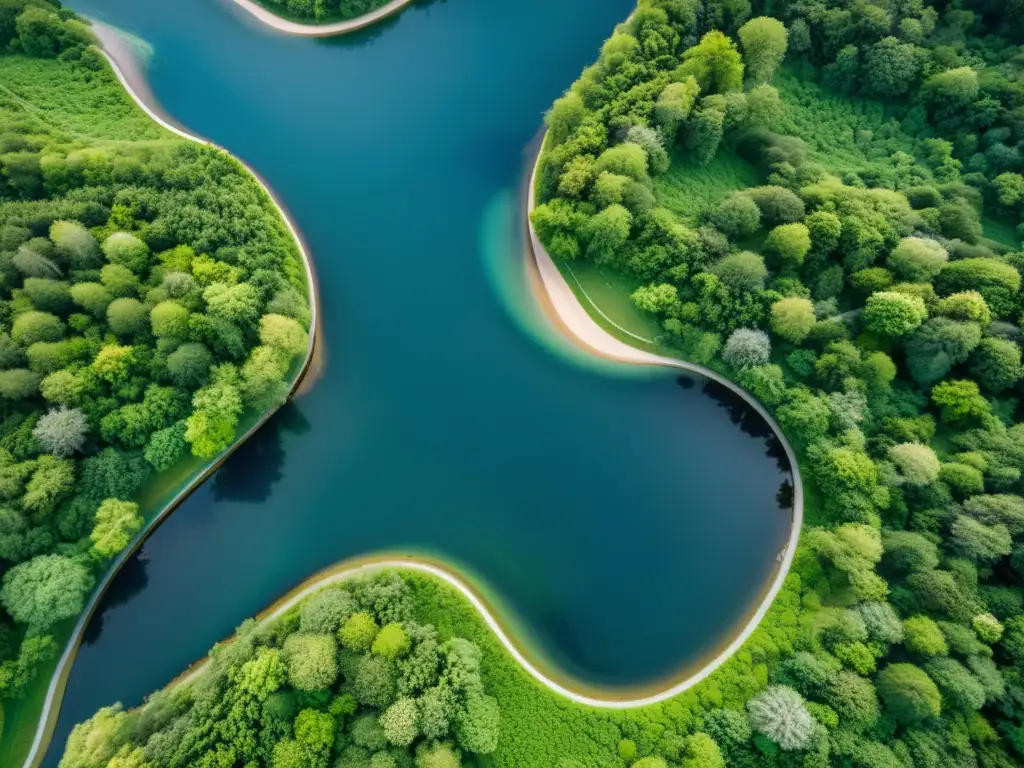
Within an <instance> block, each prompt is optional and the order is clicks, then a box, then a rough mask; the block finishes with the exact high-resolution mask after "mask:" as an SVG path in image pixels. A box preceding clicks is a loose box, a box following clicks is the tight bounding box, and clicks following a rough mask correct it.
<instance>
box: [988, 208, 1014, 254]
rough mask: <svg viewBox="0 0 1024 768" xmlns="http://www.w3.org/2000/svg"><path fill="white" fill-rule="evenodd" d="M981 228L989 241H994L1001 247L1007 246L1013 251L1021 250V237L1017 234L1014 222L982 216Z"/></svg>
mask: <svg viewBox="0 0 1024 768" xmlns="http://www.w3.org/2000/svg"><path fill="white" fill-rule="evenodd" d="M981 228H982V232H984V234H985V237H986V238H988V239H989V240H994V241H995V242H997V243H999V244H1000V245H1005V246H1006V247H1007V248H1012V249H1013V250H1017V249H1018V248H1020V235H1019V234H1018V233H1017V227H1016V226H1015V225H1014V224H1013V222H1011V221H1007V220H1006V219H995V218H992V217H991V216H982V217H981Z"/></svg>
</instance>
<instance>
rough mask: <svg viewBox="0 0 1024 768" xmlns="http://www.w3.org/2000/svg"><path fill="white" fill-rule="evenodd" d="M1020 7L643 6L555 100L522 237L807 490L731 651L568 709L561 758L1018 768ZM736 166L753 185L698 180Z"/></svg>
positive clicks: (677, 2) (663, 2)
mask: <svg viewBox="0 0 1024 768" xmlns="http://www.w3.org/2000/svg"><path fill="white" fill-rule="evenodd" d="M1022 24H1024V21H1022V18H1021V15H1020V13H1019V9H1016V8H1015V7H1014V6H1013V4H1012V3H1011V4H1010V5H1008V6H1007V5H1002V6H1001V5H997V4H995V3H989V2H972V0H964V1H963V2H954V3H931V2H927V0H906V1H905V2H902V1H901V2H885V1H884V0H880V1H877V2H875V1H872V0H856V1H855V2H820V1H817V0H805V1H801V2H780V1H777V0H768V1H767V2H764V3H762V2H758V0H755V2H747V0H725V1H722V2H719V1H718V0H711V1H710V2H709V1H704V2H702V1H701V0H642V2H641V3H640V5H639V8H638V9H637V11H636V13H635V14H634V15H633V16H632V17H631V18H630V20H629V21H628V22H627V23H625V24H623V25H621V26H620V27H619V28H618V29H617V30H616V31H615V34H614V35H613V36H612V37H611V38H610V39H609V40H608V41H607V42H606V43H605V45H604V47H603V48H602V50H601V55H600V59H599V60H598V62H597V63H596V64H594V65H593V66H591V67H590V68H588V69H587V70H586V71H584V73H583V74H582V76H581V77H580V78H579V80H577V82H576V83H575V84H574V85H573V86H572V88H571V89H570V90H569V91H567V92H566V94H565V95H564V96H562V97H561V98H560V99H558V100H557V101H556V102H555V104H554V106H553V107H552V109H551V111H550V112H549V114H548V116H547V129H548V131H547V136H546V139H545V145H544V149H543V153H542V156H541V158H540V161H539V162H540V165H539V173H538V180H537V193H538V198H539V201H540V202H541V205H539V206H538V207H537V208H536V209H535V210H534V212H533V213H532V222H533V225H534V226H535V228H536V230H537V232H538V235H539V236H540V238H541V239H542V241H543V242H544V243H545V245H546V247H547V249H548V250H549V252H550V253H551V254H552V256H553V257H554V258H555V259H556V260H558V261H560V262H561V263H562V264H563V265H564V264H582V265H588V264H590V265H599V266H601V267H608V268H611V269H613V270H616V271H618V272H620V273H622V274H624V275H629V276H630V277H632V278H634V279H635V280H636V281H638V282H639V284H640V287H639V288H638V289H636V291H635V292H634V293H633V294H632V301H633V302H634V304H635V305H636V306H637V307H639V308H640V309H642V310H643V311H645V312H649V313H652V314H653V315H655V316H656V317H657V318H658V320H659V323H660V326H661V329H662V330H661V335H660V336H659V338H658V340H657V341H658V343H659V344H660V345H662V347H663V348H667V349H669V350H671V351H672V352H673V353H674V354H675V355H677V356H679V357H681V358H683V359H686V360H690V361H693V362H696V363H700V364H704V365H708V366H711V367H713V368H715V369H717V370H720V371H723V372H725V373H727V374H728V375H730V376H731V377H733V378H734V379H735V380H736V381H738V382H739V383H740V384H742V385H743V386H744V387H745V388H746V389H747V390H748V391H749V392H751V393H752V394H753V395H754V396H755V397H757V398H758V399H759V400H760V401H761V402H763V403H764V404H765V405H766V406H768V407H769V408H770V409H772V411H773V413H774V415H775V417H776V419H777V421H778V423H779V424H780V425H781V427H782V429H783V431H784V432H785V434H786V436H787V437H788V439H789V440H790V442H791V443H792V444H793V445H794V447H795V448H796V450H797V452H798V454H799V456H800V461H801V469H802V471H803V475H804V481H805V485H806V492H807V497H808V502H807V509H806V517H807V525H806V528H805V530H804V531H803V534H802V537H801V543H800V547H799V551H798V553H797V556H796V561H795V564H794V567H793V571H792V573H791V574H790V576H789V578H788V580H787V585H786V588H785V589H784V591H783V593H782V594H781V595H780V597H779V598H778V600H777V601H776V605H775V606H773V608H772V610H771V611H770V613H769V616H768V618H767V619H766V621H765V622H764V623H763V625H762V626H761V628H759V629H758V631H757V632H756V633H755V634H754V636H753V637H752V639H751V640H750V641H749V642H748V643H747V645H746V646H745V648H744V649H743V650H741V651H740V653H739V654H737V656H736V657H735V658H734V659H733V660H732V661H730V662H729V664H727V665H726V666H725V667H724V668H723V669H722V670H720V671H719V672H718V673H716V674H715V675H713V676H712V677H711V678H710V679H709V680H708V681H707V682H705V683H703V684H701V685H700V686H698V687H697V688H696V689H694V691H692V692H689V693H687V694H684V695H683V696H681V697H679V698H678V699H677V700H675V701H673V702H670V703H668V704H666V705H660V706H657V707H654V708H648V709H645V710H636V711H633V712H629V713H622V714H621V715H617V716H608V717H604V716H602V715H599V714H594V713H588V714H586V715H580V714H575V715H574V716H573V719H574V720H576V726H575V728H574V730H585V731H587V732H589V734H590V736H591V744H589V745H588V744H587V743H586V742H585V741H584V740H583V739H575V738H571V737H565V741H562V742H560V743H559V748H558V750H557V752H549V753H548V755H550V763H551V764H554V765H559V766H560V767H561V768H568V767H569V766H590V765H630V766H635V767H636V768H656V767H660V768H664V766H666V765H670V766H677V765H682V766H686V767H687V768H690V766H694V767H695V766H721V765H728V766H804V767H806V768H811V767H812V766H814V767H817V766H822V767H824V766H843V767H847V766H849V767H851V768H853V767H856V768H860V767H862V766H863V767H864V768H890V767H891V768H901V767H903V768H926V767H927V768H932V767H935V768H938V767H939V766H945V767H950V766H958V767H959V766H964V767H970V768H974V767H975V766H977V767H979V768H997V767H999V768H1002V767H1003V766H1007V767H1008V766H1012V765H1020V764H1021V763H1022V761H1024V593H1022V590H1021V582H1022V578H1024V499H1022V498H1021V492H1022V490H1024V485H1022V483H1021V472H1022V470H1024V451H1022V447H1021V446H1022V438H1024V423H1022V422H1021V421H1020V420H1019V419H1020V395H1021V393H1022V392H1024V385H1022V377H1024V368H1022V360H1021V343H1022V342H1024V334H1022V332H1021V325H1022V324H1024V316H1022V310H1024V301H1022V297H1021V293H1020V289H1021V273H1022V269H1024V253H1022V252H1021V251H1020V239H1021V234H1022V229H1021V228H1020V227H1018V226H1017V225H1018V224H1019V222H1020V214H1021V210H1022V205H1024V175H1022V171H1024V155H1022V146H1024V144H1022V141H1024V56H1022V55H1021V54H1022V51H1021V49H1020V48H1019V45H1020V43H1021V42H1022V37H1024V26H1022ZM735 167H743V168H749V169H750V171H751V173H752V174H753V175H754V176H755V178H756V179H757V181H756V182H755V183H753V184H739V183H731V182H730V181H729V179H726V180H725V182H723V181H722V174H720V173H719V174H718V175H717V176H716V175H714V174H712V173H711V172H710V169H719V170H720V169H723V168H735ZM708 179H717V186H715V187H714V188H712V189H698V188H699V187H700V186H701V185H702V184H703V183H704V182H705V181H706V180H708ZM496 695H497V696H498V698H499V700H500V701H502V708H503V712H505V715H506V722H507V723H508V726H507V728H514V727H515V725H514V722H515V713H514V712H513V709H512V707H509V706H506V703H505V701H504V700H503V699H502V696H501V694H500V693H496ZM522 707H523V709H524V710H529V709H530V708H531V705H529V704H526V703H524V704H523V705H522ZM607 722H614V723H615V724H616V725H617V727H618V729H619V731H620V733H621V735H622V740H621V741H619V742H618V747H617V751H618V754H617V756H616V755H610V754H609V752H610V751H611V750H610V747H611V743H606V744H605V746H604V748H603V749H602V748H601V747H599V746H597V745H598V744H599V743H600V738H601V737H600V734H602V733H605V734H606V736H605V738H606V739H607V731H602V727H603V725H604V724H605V723H607ZM533 739H534V742H533V743H534V745H535V746H534V747H533V749H534V750H539V749H541V748H543V747H542V744H543V743H544V738H543V736H542V735H540V734H537V735H536V736H535V737H533ZM558 752H560V753H561V754H560V755H559V754H558ZM535 754H537V752H535ZM519 756H520V758H526V754H525V753H524V752H520V753H519ZM559 760H561V762H559ZM505 764H509V765H512V764H517V763H514V762H508V763H505ZM518 764H541V763H540V762H535V761H533V760H530V759H525V761H523V762H520V763H518Z"/></svg>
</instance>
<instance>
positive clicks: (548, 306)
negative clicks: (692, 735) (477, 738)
mask: <svg viewBox="0 0 1024 768" xmlns="http://www.w3.org/2000/svg"><path fill="white" fill-rule="evenodd" d="M536 144H537V154H536V157H535V159H534V161H533V167H532V171H531V172H530V173H529V174H528V176H527V182H526V183H527V184H528V187H527V188H526V190H525V191H524V194H523V199H524V201H525V211H524V219H525V222H524V226H525V228H526V235H527V237H526V245H527V250H528V253H527V254H526V269H527V270H528V272H529V273H530V281H529V282H530V285H531V286H532V287H533V289H534V291H535V297H536V299H537V302H538V304H539V305H540V307H541V308H542V309H543V311H544V312H545V314H547V316H548V319H549V320H550V321H551V324H552V326H553V327H554V328H556V329H557V330H558V331H559V332H560V333H561V334H562V335H563V336H564V337H565V338H566V339H568V340H569V341H570V342H572V343H573V344H576V345H577V346H579V347H580V348H582V349H584V350H586V351H588V352H590V353H592V354H595V355H599V356H601V357H604V358H606V359H608V360H614V361H616V362H621V363H628V364H631V365H648V366H663V367H667V368H675V369H678V370H683V371H687V372H689V373H696V374H698V375H700V376H703V377H704V378H706V379H710V380H712V381H714V382H716V383H718V384H721V385H722V386H725V387H727V388H728V389H729V390H731V391H732V392H734V393H735V394H736V395H738V396H739V397H741V398H743V400H745V401H746V402H747V403H748V404H749V405H750V406H751V407H752V408H753V409H754V410H756V411H757V413H758V414H759V415H760V416H761V418H763V419H764V420H765V421H766V422H767V423H768V425H769V426H770V427H771V428H772V430H773V431H774V432H775V434H776V436H777V437H778V439H779V442H780V443H781V445H782V447H783V449H784V450H785V453H786V460H787V461H788V462H789V465H790V467H791V469H792V474H793V516H792V520H791V523H790V534H789V539H788V540H787V542H786V547H785V549H784V550H783V552H782V553H780V558H779V565H778V567H777V568H776V569H775V572H774V574H773V577H772V580H771V582H770V584H768V585H767V586H766V588H765V591H764V593H763V595H762V597H761V601H760V602H759V603H758V606H757V609H756V610H753V611H751V612H750V613H748V614H747V615H746V616H745V617H744V619H743V623H742V624H741V625H740V627H739V629H738V633H737V634H736V635H734V636H732V637H730V638H729V639H728V640H727V641H725V642H723V643H722V644H721V646H720V647H719V648H717V649H716V650H715V651H714V652H713V653H712V654H709V656H708V658H707V659H706V660H705V662H704V663H703V664H702V665H701V666H700V668H699V670H698V671H696V672H693V673H685V672H684V673H683V675H681V676H680V677H677V678H676V679H675V680H674V681H673V682H672V684H671V687H669V688H667V689H666V690H665V691H664V692H663V693H662V694H659V695H658V696H656V697H653V698H654V700H657V701H661V700H663V699H665V698H669V697H670V696H674V695H676V694H677V693H681V692H682V691H685V690H686V689H687V688H690V687H692V686H694V685H696V684H697V683H699V682H700V681H701V680H703V679H704V678H706V677H707V676H708V675H710V674H711V673H712V672H714V671H715V670H716V669H718V668H719V667H720V666H721V665H722V664H724V663H725V662H726V661H727V660H728V659H729V657H730V656H732V654H734V653H735V652H736V651H737V650H739V648H740V646H742V645H743V643H745V642H746V641H747V639H748V638H749V637H750V635H751V634H752V633H753V632H754V630H755V629H757V625H758V624H760V623H761V620H762V619H763V618H764V616H765V614H766V613H767V612H768V609H769V608H770V607H771V604H772V601H773V600H774V599H775V596H776V595H778V593H779V590H780V589H782V584H783V582H784V581H785V580H786V575H787V574H788V573H789V569H790V566H791V565H792V564H793V557H794V556H795V554H796V547H797V542H798V541H799V538H800V531H801V528H802V527H803V520H804V490H803V480H802V478H801V475H800V466H799V464H798V462H797V457H796V454H795V453H794V451H793V448H792V446H791V445H790V444H789V441H788V440H786V438H785V436H784V435H783V433H782V430H781V429H780V428H779V425H778V424H777V423H776V422H775V419H774V417H773V416H772V415H771V413H769V412H768V410H767V409H766V408H765V407H764V406H763V405H762V404H761V403H760V402H759V401H758V400H757V399H756V398H755V397H754V396H753V395H751V394H750V393H749V392H747V391H746V390H744V389H743V388H742V387H740V386H739V385H738V384H736V383H735V382H733V381H732V380H730V379H728V378H726V377H725V376H723V375H721V374H720V373H718V372H716V371H713V370H711V369H710V368H705V367H704V366H702V365H697V364H695V363H689V362H686V361H684V360H677V359H675V358H671V357H665V356H663V355H656V354H654V353H652V352H647V351H646V350H642V349H637V348H636V347H632V346H630V345H629V344H626V343H625V342H623V341H620V340H619V339H617V338H615V337H614V336H612V335H611V334H610V333H608V332H607V331H606V330H604V329H603V328H602V327H601V326H600V325H598V324H597V322H596V321H595V320H594V319H593V318H592V317H591V316H590V315H589V314H588V313H587V310H586V309H585V308H584V307H583V306H582V305H581V304H580V302H579V301H578V300H577V298H576V294H574V293H573V291H572V288H570V287H569V284H568V283H567V282H566V280H565V278H564V277H563V276H562V273H561V272H560V271H559V270H558V267H557V266H556V265H555V262H554V260H553V259H552V258H551V255H550V254H549V253H548V252H547V249H546V248H545V247H544V244H543V243H541V241H540V238H539V237H538V236H537V232H536V231H535V230H534V228H533V224H532V223H531V222H530V213H532V212H533V209H534V207H535V204H536V181H537V170H538V168H539V166H540V156H541V151H542V148H543V141H538V142H536ZM648 698H651V697H648ZM645 703H648V702H645Z"/></svg>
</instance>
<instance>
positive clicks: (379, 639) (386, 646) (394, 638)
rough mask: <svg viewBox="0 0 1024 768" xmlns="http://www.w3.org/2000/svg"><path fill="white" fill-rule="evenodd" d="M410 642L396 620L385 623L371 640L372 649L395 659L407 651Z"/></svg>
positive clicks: (378, 653) (380, 654) (379, 654)
mask: <svg viewBox="0 0 1024 768" xmlns="http://www.w3.org/2000/svg"><path fill="white" fill-rule="evenodd" d="M411 647H412V644H411V643H410V641H409V635H407V634H406V632H405V630H404V629H403V628H402V625H401V624H399V623H398V622H392V623H390V624H385V625H384V626H383V627H381V630H380V632H378V633H377V636H376V637H375V638H374V640H373V646H372V648H371V649H372V651H373V652H374V653H375V654H377V655H378V656H383V657H384V658H386V659H391V660H394V659H397V658H399V657H400V656H404V655H405V654H407V653H408V652H409V649H410V648H411Z"/></svg>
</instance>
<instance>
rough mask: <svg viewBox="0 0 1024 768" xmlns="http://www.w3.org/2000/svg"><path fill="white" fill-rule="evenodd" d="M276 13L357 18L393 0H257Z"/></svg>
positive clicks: (302, 17)
mask: <svg viewBox="0 0 1024 768" xmlns="http://www.w3.org/2000/svg"><path fill="white" fill-rule="evenodd" d="M257 2H259V4H260V5H262V6H264V7H265V8H268V9H270V10H271V11H273V12H274V13H276V14H279V15H281V16H284V17H286V18H290V19H296V20H298V21H313V22H316V23H327V22H332V21H347V20H348V19H356V18H359V17H360V16H364V15H366V14H367V13H370V12H372V11H375V10H377V9H378V8H381V7H383V6H385V5H387V4H388V3H389V2H391V0H257Z"/></svg>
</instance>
